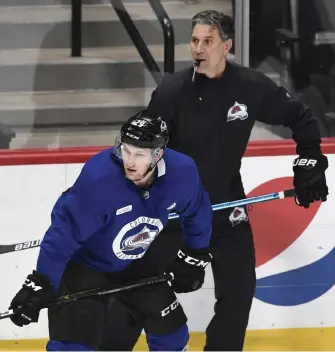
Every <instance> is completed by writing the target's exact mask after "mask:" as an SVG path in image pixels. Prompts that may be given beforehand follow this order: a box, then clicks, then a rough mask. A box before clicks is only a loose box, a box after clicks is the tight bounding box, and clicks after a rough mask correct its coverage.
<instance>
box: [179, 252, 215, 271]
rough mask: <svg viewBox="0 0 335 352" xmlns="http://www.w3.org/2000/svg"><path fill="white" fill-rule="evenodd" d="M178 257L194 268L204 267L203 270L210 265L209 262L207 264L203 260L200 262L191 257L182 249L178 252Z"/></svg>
mask: <svg viewBox="0 0 335 352" xmlns="http://www.w3.org/2000/svg"><path fill="white" fill-rule="evenodd" d="M178 257H179V258H180V259H184V260H185V262H186V263H187V264H190V265H194V266H202V267H203V268H206V266H207V265H208V264H209V262H205V261H203V260H199V259H196V258H193V257H190V256H189V255H186V254H185V253H183V252H182V251H181V250H180V249H179V251H178Z"/></svg>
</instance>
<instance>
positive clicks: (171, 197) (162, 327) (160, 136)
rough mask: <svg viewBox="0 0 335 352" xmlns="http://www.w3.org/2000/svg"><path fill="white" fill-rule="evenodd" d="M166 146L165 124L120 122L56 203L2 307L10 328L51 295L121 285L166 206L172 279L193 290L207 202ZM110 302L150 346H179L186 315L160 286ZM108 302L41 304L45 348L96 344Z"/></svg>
mask: <svg viewBox="0 0 335 352" xmlns="http://www.w3.org/2000/svg"><path fill="white" fill-rule="evenodd" d="M167 142H168V133H167V127H166V123H165V122H164V121H163V120H162V119H161V118H158V117H153V116H152V115H148V114H147V113H146V111H141V112H139V113H137V114H135V115H134V116H133V117H131V118H130V119H129V121H128V122H127V123H125V124H124V125H123V127H122V129H121V133H120V137H119V138H118V140H117V143H116V146H115V147H114V148H110V149H107V150H104V151H102V152H100V153H98V154H97V155H95V156H94V157H92V158H91V159H90V160H89V161H88V162H87V163H86V164H85V165H84V167H83V169H82V171H81V173H80V175H79V177H78V178H77V180H76V181H75V183H74V185H73V186H72V187H71V188H70V189H69V190H67V191H66V192H64V193H63V194H62V195H61V196H60V198H59V199H58V200H57V202H56V204H55V206H54V208H53V211H52V222H51V225H50V227H49V229H48V230H47V231H46V234H45V236H44V238H43V240H42V242H41V246H40V252H39V256H38V260H37V266H36V270H33V272H32V274H30V275H28V277H27V280H26V281H25V283H24V284H23V286H22V288H21V289H20V291H19V292H18V293H17V294H16V295H15V297H14V299H13V300H12V302H11V304H10V309H13V310H14V315H13V316H12V317H11V320H12V321H13V323H14V324H16V325H18V326H23V325H28V324H29V323H31V322H37V321H38V318H39V312H40V309H41V308H42V307H44V306H46V305H47V304H48V303H50V302H52V301H53V300H54V298H55V296H56V295H61V296H63V295H66V294H70V293H74V292H80V291H83V290H88V289H93V288H107V287H110V286H111V285H112V284H122V283H126V282H127V281H126V280H125V277H123V275H122V273H123V272H124V271H125V269H126V268H127V266H129V264H130V263H132V262H133V261H135V260H138V259H140V258H141V257H143V256H144V255H145V253H146V250H147V249H148V248H149V246H150V245H151V243H152V242H153V241H154V240H155V238H156V237H157V236H158V235H159V233H160V232H161V231H162V229H163V228H164V226H165V225H166V223H167V221H168V216H169V212H170V210H171V209H172V208H173V210H174V211H175V212H177V213H178V214H179V219H180V221H181V224H182V226H183V229H184V239H185V244H184V247H183V248H181V249H180V251H179V252H178V257H177V258H178V259H177V262H178V263H179V264H178V266H179V270H178V271H179V273H178V277H176V278H175V281H176V283H178V282H180V283H181V284H187V285H190V286H192V287H193V289H194V290H196V289H198V288H200V287H201V285H202V283H203V282H204V276H205V267H206V265H207V264H208V263H209V262H210V260H211V255H210V253H209V252H208V245H209V240H210V234H211V224H212V208H211V204H210V202H209V197H208V194H207V193H206V191H205V190H204V189H203V186H202V184H201V180H200V178H199V175H198V171H197V167H196V166H195V163H194V162H193V160H192V159H191V158H189V157H188V156H186V155H183V154H180V153H178V152H176V151H173V150H170V149H166V148H165V147H166V144H167ZM137 275H138V278H139V279H140V278H143V277H144V276H145V273H141V272H138V273H137ZM173 281H174V280H173ZM173 281H172V282H173ZM118 299H120V300H122V302H123V303H124V304H126V305H127V306H129V310H130V311H131V312H132V314H134V315H136V316H137V317H141V318H142V319H143V324H144V325H143V327H144V329H145V331H146V333H147V341H148V345H149V348H150V350H158V351H170V350H172V351H181V350H183V349H184V348H185V346H186V344H187V341H188V328H187V325H186V322H187V319H186V316H185V314H184V312H183V309H182V307H181V306H180V304H179V303H178V301H177V299H176V295H175V293H174V292H173V289H172V288H171V286H170V285H169V283H162V284H156V285H151V286H147V287H143V288H137V289H133V290H131V291H129V292H120V293H119V294H118ZM108 301H109V298H108V297H106V296H103V297H94V298H86V299H82V300H78V301H75V302H74V303H68V304H65V305H63V306H54V307H51V308H49V309H48V318H49V337H50V340H49V341H48V343H47V350H49V351H54V350H56V351H64V350H71V351H75V350H94V349H96V347H97V344H98V342H99V339H100V335H101V332H102V328H103V327H104V324H105V320H106V314H107V306H108ZM171 307H173V308H171Z"/></svg>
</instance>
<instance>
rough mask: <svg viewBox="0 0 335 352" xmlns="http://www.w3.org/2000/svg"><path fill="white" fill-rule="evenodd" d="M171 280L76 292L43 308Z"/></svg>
mask: <svg viewBox="0 0 335 352" xmlns="http://www.w3.org/2000/svg"><path fill="white" fill-rule="evenodd" d="M171 280H173V274H172V273H170V274H165V275H160V276H153V277H149V278H146V279H143V280H140V281H137V282H135V283H131V284H129V285H126V286H121V287H116V288H111V289H107V290H103V289H100V288H96V289H92V290H88V291H82V292H77V293H73V294H70V295H66V296H62V297H58V298H57V301H56V302H53V303H50V304H48V305H47V306H45V307H44V308H49V307H53V306H56V305H61V304H66V303H71V302H74V301H77V300H78V299H83V298H88V297H93V296H105V295H111V294H113V293H116V292H122V291H126V290H131V289H134V288H138V287H143V286H148V285H153V284H159V283H163V282H167V281H171ZM12 315H14V312H13V310H12V309H9V310H7V311H5V312H2V313H0V320H1V319H6V318H9V317H10V316H12Z"/></svg>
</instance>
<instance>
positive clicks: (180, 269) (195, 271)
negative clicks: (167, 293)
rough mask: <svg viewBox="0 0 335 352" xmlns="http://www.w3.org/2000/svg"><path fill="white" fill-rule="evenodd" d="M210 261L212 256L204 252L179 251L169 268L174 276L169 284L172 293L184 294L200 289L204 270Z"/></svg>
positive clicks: (186, 249)
mask: <svg viewBox="0 0 335 352" xmlns="http://www.w3.org/2000/svg"><path fill="white" fill-rule="evenodd" d="M211 260H212V256H211V254H210V253H209V252H208V251H206V250H195V249H190V248H185V247H184V248H183V249H179V251H178V254H177V259H176V260H175V262H174V263H173V264H172V266H171V268H170V272H172V273H173V274H174V279H173V280H172V282H171V286H172V289H173V290H174V292H176V293H186V292H192V291H196V290H198V289H199V288H201V287H202V285H203V283H204V281H205V268H206V266H207V265H208V264H209V263H210V262H211Z"/></svg>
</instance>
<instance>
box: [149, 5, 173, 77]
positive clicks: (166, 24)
mask: <svg viewBox="0 0 335 352" xmlns="http://www.w3.org/2000/svg"><path fill="white" fill-rule="evenodd" d="M148 1H149V4H150V6H151V8H152V9H153V11H154V12H155V14H156V16H157V18H158V20H159V22H160V24H161V26H162V30H163V35H164V72H169V73H173V72H174V57H175V56H174V44H175V42H174V31H173V25H172V21H171V20H170V18H169V16H168V14H167V13H166V11H165V9H164V7H163V6H162V4H161V2H160V1H159V0H148Z"/></svg>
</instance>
